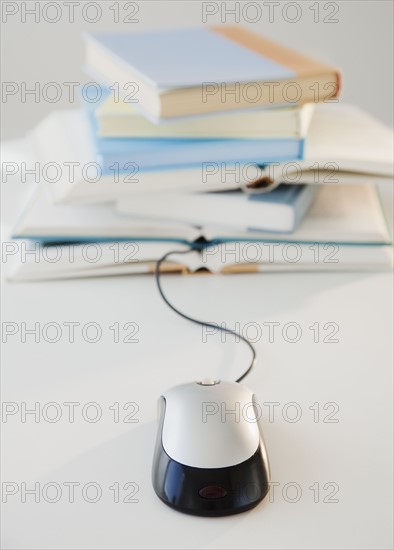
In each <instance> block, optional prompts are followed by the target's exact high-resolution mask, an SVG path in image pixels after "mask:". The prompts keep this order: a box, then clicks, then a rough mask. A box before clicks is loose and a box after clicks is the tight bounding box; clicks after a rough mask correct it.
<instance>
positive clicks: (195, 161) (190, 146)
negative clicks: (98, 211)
mask: <svg viewBox="0 0 394 550" xmlns="http://www.w3.org/2000/svg"><path fill="white" fill-rule="evenodd" d="M89 119H90V123H91V133H92V139H93V143H94V149H95V153H96V160H97V162H98V163H99V164H100V165H101V167H102V169H103V172H104V173H107V172H111V170H113V169H114V165H117V169H119V171H120V172H122V171H123V170H124V171H126V172H128V171H129V170H128V166H127V165H128V163H131V162H133V163H135V164H136V165H138V167H139V171H151V170H161V169H170V168H171V169H176V168H184V167H187V166H198V165H201V164H202V163H204V162H217V163H221V162H228V163H235V162H253V163H257V164H265V163H270V162H285V161H287V160H302V159H303V154H304V140H303V139H298V138H283V139H231V138H229V139H184V138H158V139H152V138H101V137H98V136H97V131H96V129H97V128H96V120H95V118H94V115H93V114H92V113H89Z"/></svg>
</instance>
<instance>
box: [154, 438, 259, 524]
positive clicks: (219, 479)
mask: <svg viewBox="0 0 394 550" xmlns="http://www.w3.org/2000/svg"><path fill="white" fill-rule="evenodd" d="M152 482H153V488H154V490H155V492H156V494H157V496H158V497H159V498H160V499H161V500H162V501H163V502H164V503H165V504H167V505H168V506H171V508H174V509H175V510H177V511H179V512H184V513H187V514H192V515H197V516H210V517H218V516H227V515H232V514H239V513H241V512H246V511H247V510H250V509H251V508H254V507H255V506H257V505H258V504H259V503H260V502H261V501H262V500H263V499H264V497H265V496H266V495H267V493H268V491H269V470H268V465H267V464H266V462H265V460H264V457H263V453H262V450H261V446H259V448H258V449H257V451H256V452H255V454H254V455H253V456H251V457H250V458H249V459H248V460H245V461H244V462H242V463H240V464H237V465H235V466H229V467H226V468H194V467H191V466H186V465H184V464H180V463H179V462H176V461H175V460H172V459H171V458H170V457H169V456H168V455H167V454H166V452H165V451H164V449H163V448H162V446H159V448H158V449H156V456H155V461H154V467H153V475H152Z"/></svg>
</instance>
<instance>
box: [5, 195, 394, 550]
mask: <svg viewBox="0 0 394 550" xmlns="http://www.w3.org/2000/svg"><path fill="white" fill-rule="evenodd" d="M10 187H11V186H5V189H4V191H5V197H8V199H9V200H8V202H7V205H6V206H4V213H5V217H6V221H5V223H6V224H7V223H9V222H12V220H13V219H14V210H13V207H14V208H15V204H16V198H17V199H18V200H20V198H21V196H23V195H24V193H25V190H24V189H23V188H21V187H20V186H19V188H15V187H13V188H12V189H11V188H10ZM164 284H165V289H166V291H167V293H168V296H169V297H170V298H171V299H172V301H173V302H174V303H176V304H177V305H178V306H179V307H180V308H182V309H183V310H184V311H186V312H188V313H190V314H192V315H195V316H198V317H201V318H205V319H207V320H211V321H216V322H222V321H223V322H226V323H227V326H230V327H234V325H235V323H237V322H238V323H240V324H241V326H245V325H246V324H247V323H253V324H254V326H259V327H261V338H260V339H259V341H258V342H257V344H256V345H257V348H258V352H259V357H258V364H257V367H256V369H255V370H254V372H252V373H251V375H250V376H249V377H248V378H247V379H246V380H245V382H246V384H247V385H248V386H249V387H250V388H252V389H253V390H254V391H255V393H256V394H257V396H258V397H259V401H260V404H264V403H265V404H266V405H262V409H263V411H264V415H263V420H262V425H263V429H264V433H265V440H266V444H267V448H268V453H269V457H270V462H271V469H272V481H273V482H274V483H275V487H274V493H273V495H272V494H271V497H268V498H266V499H265V501H264V502H263V503H262V504H261V505H259V506H258V507H257V508H255V509H253V510H252V511H250V512H247V513H244V514H240V515H238V516H231V517H227V518H217V519H210V518H208V519H207V518H199V517H192V516H187V515H184V514H180V513H178V512H176V511H173V510H172V509H170V508H168V507H167V506H165V505H164V504H163V503H162V502H160V501H159V500H158V498H157V497H156V496H155V494H154V492H153V489H152V486H151V482H150V471H151V461H152V452H153V447H154V442H155V436H156V424H155V422H156V404H157V398H158V396H159V395H160V393H161V392H162V391H163V390H165V389H166V388H168V387H169V386H172V385H175V384H178V383H182V382H187V381H192V380H197V379H200V378H202V377H204V376H214V377H218V378H221V379H226V378H229V379H233V378H235V377H236V376H237V374H239V373H241V372H242V370H243V368H244V366H245V365H246V363H247V362H248V360H249V355H248V350H247V349H246V347H245V346H244V345H243V344H242V343H239V344H234V343H233V342H232V341H231V339H230V338H228V341H227V343H221V342H220V337H213V336H211V337H209V338H208V342H206V343H204V342H202V331H201V329H200V328H199V327H196V326H193V325H191V324H189V323H187V322H186V321H184V320H182V319H181V318H179V317H177V316H176V315H175V314H174V313H173V312H172V311H170V310H169V309H168V308H167V307H166V306H165V305H164V303H163V302H162V301H161V299H160V297H159V294H158V291H157V289H156V287H155V283H154V280H153V277H151V276H132V277H116V278H103V279H85V280H74V281H58V282H45V283H31V284H22V283H14V284H12V283H8V282H5V281H4V282H3V305H2V319H3V329H4V323H5V322H6V323H11V322H13V323H17V325H16V326H17V328H18V331H19V332H18V333H17V334H15V335H14V336H9V337H8V341H7V343H6V344H4V346H3V354H2V355H3V362H2V363H3V366H2V398H3V407H4V406H5V405H4V402H6V404H7V403H8V405H7V406H8V407H11V408H12V407H14V410H16V411H17V412H15V414H13V415H9V416H7V417H4V416H3V422H2V424H1V428H2V453H3V457H2V480H3V491H4V489H5V488H7V489H10V488H14V489H15V491H17V493H16V494H14V495H9V496H8V498H7V502H6V503H3V521H2V545H3V547H4V548H7V549H29V550H33V549H49V548H51V549H87V548H89V549H90V548H92V549H93V548H94V549H126V548H136V549H137V548H141V549H142V548H147V549H150V548H152V549H153V548H155V549H156V548H157V549H159V548H163V549H164V548H166V549H167V548H168V549H170V548H191V549H192V548H193V549H194V548H223V549H227V548H231V549H233V548H234V549H235V548H264V549H306V548H316V549H355V548H357V549H364V548H365V549H367V548H368V549H386V548H391V547H392V538H391V537H392V528H391V527H392V500H391V497H392V330H393V323H392V320H393V319H392V301H393V296H392V274H391V273H387V272H386V273H359V274H358V273H352V274H350V273H348V274H344V273H329V274H327V273H316V274H311V273H309V274H308V273H305V274H273V273H272V274H266V275H265V274H255V275H237V276H234V275H231V276H230V275H228V276H190V277H186V276H167V277H166V279H165V281H164ZM272 321H276V322H279V323H280V327H279V330H277V332H276V333H275V338H274V341H273V342H269V339H268V328H267V326H266V325H263V323H267V322H272ZM23 322H25V323H26V326H27V328H31V327H32V326H33V325H34V323H39V328H40V336H39V339H40V342H38V343H36V342H35V341H34V337H33V336H27V337H26V342H23V341H22V336H21V330H22V323H23ZM65 322H78V323H80V326H79V328H78V327H77V329H76V331H75V341H74V343H70V342H69V341H68V340H69V338H68V331H67V328H66V326H65V325H64V323H65ZM88 322H94V323H98V324H99V325H100V327H101V329H102V337H101V339H100V340H99V341H98V342H97V343H89V342H87V341H85V340H84V339H83V336H82V331H81V327H82V326H84V325H85V324H86V323H88ZM114 322H118V323H120V326H121V327H122V326H123V325H124V324H125V323H127V322H133V323H137V324H138V326H139V331H138V334H136V338H137V339H138V342H135V343H115V342H114V333H113V331H111V329H110V328H109V327H110V326H112V325H113V324H114ZM289 322H294V323H297V324H298V325H299V327H300V328H301V329H302V336H301V338H300V340H299V341H298V342H296V343H289V342H287V341H286V340H285V338H284V337H283V336H282V328H283V325H285V324H286V323H289ZM328 322H330V323H336V324H337V325H338V327H339V331H338V334H337V335H336V338H338V339H339V342H337V343H325V342H323V338H324V337H325V336H327V334H328V332H327V330H326V331H325V330H324V325H325V323H328ZM46 323H58V324H59V325H60V327H61V334H60V340H59V341H58V342H57V343H49V342H48V341H46V340H45V337H44V335H43V332H42V331H43V330H44V325H45V324H46ZM314 323H318V324H319V326H320V328H321V334H320V341H319V342H316V343H315V342H314V338H313V332H312V331H311V330H310V329H309V327H311V326H312V325H313V324H314ZM9 326H10V325H7V327H9ZM128 332H130V331H125V330H121V333H120V334H121V337H122V338H123V337H124V336H125V334H126V333H128ZM51 335H53V333H49V338H51ZM289 335H290V336H291V332H289ZM88 336H89V337H90V338H92V336H93V333H89V334H88ZM3 338H4V334H3ZM47 339H48V338H47ZM35 402H37V403H38V404H39V407H40V414H39V417H38V418H37V420H38V421H37V422H35V421H34V418H33V416H32V415H28V416H27V418H26V419H25V420H26V421H25V422H23V420H24V418H23V415H22V413H21V411H22V409H23V407H26V408H32V407H33V406H34V403H35ZM67 402H77V403H79V404H80V405H77V406H76V408H75V420H74V422H70V421H69V416H68V413H69V409H68V408H67V406H66V405H64V403H67ZM91 402H95V403H96V408H99V410H101V413H102V417H101V419H100V420H98V421H97V422H95V423H93V422H88V421H87V419H86V418H87V417H86V414H88V415H91V416H90V417H91V418H92V417H93V416H94V412H95V411H94V410H93V408H92V407H90V408H86V404H88V403H91ZM129 402H135V403H137V404H138V407H139V411H138V412H137V413H136V415H135V419H136V420H138V422H136V423H129V422H123V420H124V419H125V416H126V414H127V413H128V412H130V411H131V409H127V410H126V411H125V410H123V406H124V404H127V403H129ZM268 402H276V403H278V405H277V406H276V407H275V415H274V418H273V419H272V418H271V420H273V421H270V418H269V416H268V412H269V407H268V405H267V403H268ZM12 403H13V404H14V405H12ZM23 403H25V405H24V404H23ZM48 403H57V404H58V405H57V410H58V411H59V410H60V412H61V415H62V416H61V418H60V420H59V421H58V422H54V423H51V422H49V421H48V419H49V418H50V417H53V415H54V413H55V409H54V407H53V406H52V408H51V407H49V406H48ZM114 403H119V407H120V421H119V422H115V421H114V411H113V409H110V407H111V406H112V405H113V404H114ZM288 403H296V404H297V407H298V410H299V411H301V413H302V416H301V418H300V420H299V421H298V422H290V421H289V419H288V417H290V416H292V415H293V414H294V413H295V411H296V409H295V407H291V406H290V407H288V405H287V404H288ZM327 403H335V404H336V407H337V410H336V411H335V413H334V414H333V417H332V418H333V419H334V420H338V422H325V421H324V419H325V418H326V417H327V415H328V414H329V413H330V412H332V411H334V409H333V405H330V406H329V407H328V408H326V409H324V407H325V405H326V404H327ZM313 404H315V405H314V409H315V414H316V410H317V409H318V410H319V412H320V415H319V419H317V418H316V417H315V418H314V412H313V410H311V409H310V408H309V407H311V406H313ZM82 409H83V411H84V414H85V418H84V416H83V414H82ZM8 410H10V409H8ZM286 412H287V414H288V417H286ZM283 414H284V415H285V418H287V420H286V419H285V418H284V417H283ZM314 420H318V421H316V422H314ZM326 420H327V418H326ZM70 482H78V483H79V484H80V485H79V486H76V488H75V498H74V502H70V498H69V492H68V489H67V487H69V485H65V484H67V483H70ZM128 482H134V483H136V484H137V485H138V487H139V491H138V493H137V494H136V495H135V498H136V499H137V500H138V502H133V503H125V502H122V500H123V499H124V498H125V496H127V495H130V493H131V488H132V486H130V485H129V486H128V487H127V488H126V489H124V488H123V487H124V485H125V484H126V483H128ZM4 483H8V485H7V486H5V485H4ZM10 483H13V485H10ZM35 483H37V484H38V485H36V487H37V488H38V490H39V493H40V502H34V496H32V495H27V496H26V498H25V499H26V502H23V496H22V492H23V488H24V487H25V488H27V489H31V488H33V487H34V484H35ZM47 483H55V484H58V487H60V489H61V494H60V493H58V496H59V498H60V500H58V502H52V503H51V502H48V501H49V500H50V499H51V498H53V497H54V495H55V493H54V487H55V486H54V485H50V486H46V484H47ZM87 483H94V484H96V485H94V486H93V485H91V486H86V484H87ZM114 483H119V487H120V502H115V501H114V500H115V497H114V487H115V486H114ZM327 483H330V484H331V485H326V484H327ZM288 484H290V485H288ZM98 486H99V487H100V489H101V492H102V494H101V498H100V499H99V500H98V502H96V503H92V502H87V501H86V498H85V499H84V496H83V494H84V492H85V491H86V492H87V493H86V494H85V497H86V495H87V498H88V499H89V498H90V499H93V498H94V493H95V492H94V487H98ZM311 486H314V488H315V492H314V491H312V490H311V489H310V487H311ZM89 487H90V489H89ZM110 487H113V489H110ZM317 487H319V494H318V495H317V492H316V489H317ZM335 487H337V489H338V491H337V493H336V494H335V495H332V496H331V499H337V500H338V502H324V500H327V499H330V493H331V492H332V490H333V488H335ZM296 489H297V491H298V496H299V499H298V501H297V502H290V500H291V499H292V498H295V497H296ZM46 490H48V493H45V491H46ZM286 491H287V493H286ZM301 491H302V494H301ZM3 499H4V494H3ZM314 499H315V500H317V501H318V502H314Z"/></svg>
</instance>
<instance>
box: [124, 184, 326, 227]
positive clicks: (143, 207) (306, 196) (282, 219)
mask: <svg viewBox="0 0 394 550" xmlns="http://www.w3.org/2000/svg"><path fill="white" fill-rule="evenodd" d="M317 190H318V188H317V186H316V185H281V186H279V187H277V188H276V189H274V190H273V191H272V192H271V193H265V194H256V195H248V194H245V193H243V192H242V191H227V192H221V193H165V194H164V193H162V194H155V195H154V196H148V195H140V196H138V197H134V198H132V199H130V198H124V199H123V200H120V201H119V202H118V205H117V209H118V212H121V213H124V214H128V215H129V216H132V217H133V218H134V219H138V218H140V219H141V218H150V219H156V220H165V221H168V222H170V221H171V222H183V223H190V224H194V225H198V226H208V227H209V226H220V227H223V228H228V230H229V231H231V229H235V228H236V229H238V230H239V229H241V230H252V231H253V230H257V231H272V232H288V233H291V232H292V231H294V230H295V229H296V228H297V227H298V225H299V223H300V222H301V221H302V220H303V218H304V216H305V214H306V213H307V211H308V209H309V207H310V206H311V204H312V201H313V198H314V197H315V195H316V193H317Z"/></svg>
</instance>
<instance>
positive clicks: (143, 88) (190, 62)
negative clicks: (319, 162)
mask: <svg viewBox="0 0 394 550" xmlns="http://www.w3.org/2000/svg"><path fill="white" fill-rule="evenodd" d="M85 40H86V65H87V68H88V71H90V72H91V73H92V74H93V75H95V76H96V77H97V78H98V79H99V81H100V83H101V84H102V85H105V86H108V87H109V88H113V87H114V86H115V85H116V90H117V91H119V94H120V95H123V96H125V97H127V99H128V101H134V104H135V106H136V107H137V108H140V109H141V110H142V111H143V112H144V113H145V114H146V115H147V116H148V117H150V118H151V119H152V120H154V121H158V120H160V119H162V118H164V119H166V118H172V117H178V116H188V115H197V114H203V113H215V112H220V111H233V110H238V109H251V108H256V107H261V106H271V107H272V106H274V105H287V106H289V105H291V104H303V103H308V102H320V101H324V100H327V99H331V98H334V97H336V96H337V95H338V93H339V88H340V75H339V72H338V70H337V69H335V68H334V67H331V66H330V65H327V64H325V63H321V62H319V61H316V60H314V59H311V58H309V57H307V56H305V55H302V54H300V53H298V52H296V51H294V50H292V49H289V48H286V47H284V46H281V45H279V44H276V43H274V42H271V41H270V40H267V39H265V38H263V37H261V36H260V35H258V34H256V33H253V32H251V31H249V30H246V29H242V28H241V27H238V26H227V25H226V26H218V27H199V28H190V29H185V28H182V29H168V30H150V31H137V32H126V33H125V32H123V33H113V32H112V33H104V32H100V33H90V34H86V35H85Z"/></svg>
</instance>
